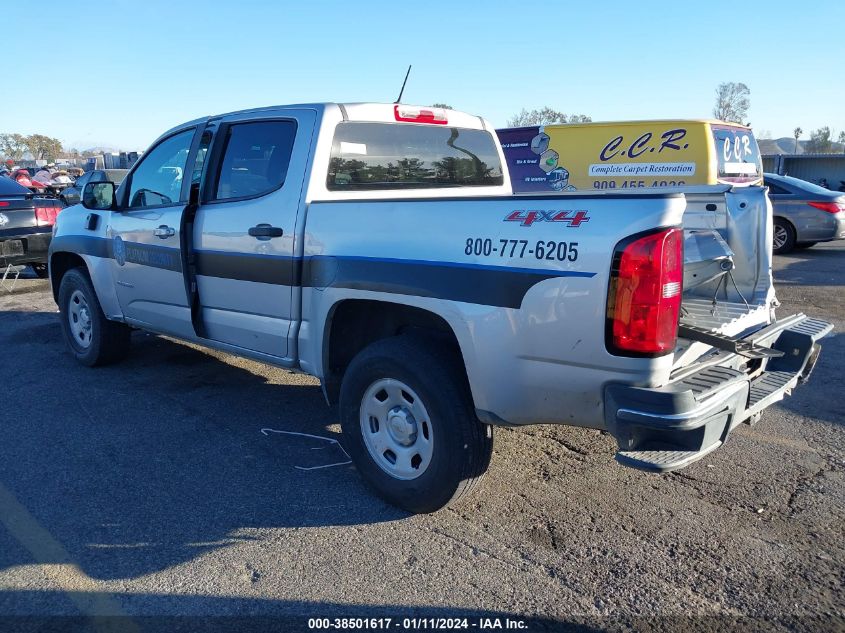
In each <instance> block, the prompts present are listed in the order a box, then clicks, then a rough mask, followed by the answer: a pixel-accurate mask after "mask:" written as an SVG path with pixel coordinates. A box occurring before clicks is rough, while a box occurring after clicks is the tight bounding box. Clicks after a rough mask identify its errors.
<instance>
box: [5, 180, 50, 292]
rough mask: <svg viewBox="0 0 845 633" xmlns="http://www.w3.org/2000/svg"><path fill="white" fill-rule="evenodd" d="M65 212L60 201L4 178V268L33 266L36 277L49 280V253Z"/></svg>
mask: <svg viewBox="0 0 845 633" xmlns="http://www.w3.org/2000/svg"><path fill="white" fill-rule="evenodd" d="M62 208H63V207H62V203H61V202H60V201H59V200H57V199H56V198H47V197H43V196H37V195H35V194H33V193H32V191H30V190H29V189H28V188H26V187H24V186H23V185H19V184H18V183H17V182H15V181H14V180H12V179H11V178H0V264H2V265H8V264H13V265H22V264H29V265H30V266H32V268H33V270H35V274H36V275H38V276H39V277H42V278H44V277H47V249H48V248H49V247H50V239H51V237H52V232H53V225H54V224H55V223H56V217H57V216H58V215H59V213H60V212H61V211H62Z"/></svg>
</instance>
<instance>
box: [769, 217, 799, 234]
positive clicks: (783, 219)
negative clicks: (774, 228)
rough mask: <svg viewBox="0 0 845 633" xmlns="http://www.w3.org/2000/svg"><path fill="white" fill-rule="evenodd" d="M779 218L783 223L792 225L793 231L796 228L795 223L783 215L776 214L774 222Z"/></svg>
mask: <svg viewBox="0 0 845 633" xmlns="http://www.w3.org/2000/svg"><path fill="white" fill-rule="evenodd" d="M778 220H780V221H781V222H782V223H783V224H788V225H789V226H791V227H792V230H793V231H794V230H795V225H794V224H793V223H792V222H790V221H789V220H787V219H786V218H785V217H783V216H782V215H776V216H774V217H773V218H772V221H773V222H777V221H778Z"/></svg>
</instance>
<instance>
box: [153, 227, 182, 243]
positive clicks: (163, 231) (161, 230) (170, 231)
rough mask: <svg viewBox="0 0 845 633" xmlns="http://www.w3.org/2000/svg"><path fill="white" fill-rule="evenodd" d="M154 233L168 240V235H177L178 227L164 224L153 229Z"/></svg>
mask: <svg viewBox="0 0 845 633" xmlns="http://www.w3.org/2000/svg"><path fill="white" fill-rule="evenodd" d="M153 235H155V236H156V237H160V238H161V239H163V240H166V239H167V238H168V237H173V236H174V235H176V229H174V228H173V227H172V226H167V225H166V224H162V225H161V226H160V227H158V228H157V229H153Z"/></svg>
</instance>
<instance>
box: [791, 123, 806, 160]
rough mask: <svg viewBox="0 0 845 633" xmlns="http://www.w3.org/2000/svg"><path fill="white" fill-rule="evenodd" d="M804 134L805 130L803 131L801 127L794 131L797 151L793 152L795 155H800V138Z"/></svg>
mask: <svg viewBox="0 0 845 633" xmlns="http://www.w3.org/2000/svg"><path fill="white" fill-rule="evenodd" d="M803 133H804V130H802V129H801V128H800V127H797V128H795V129H794V130H792V136H794V137H795V151H794V152H792V153H793V154H797V153H798V137H799V136H801V135H802V134H803Z"/></svg>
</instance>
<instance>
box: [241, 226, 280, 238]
mask: <svg viewBox="0 0 845 633" xmlns="http://www.w3.org/2000/svg"><path fill="white" fill-rule="evenodd" d="M249 234H250V235H251V236H252V237H255V238H258V239H259V240H269V239H270V238H271V237H282V235H284V234H285V232H284V231H283V230H282V229H280V228H279V227H278V226H270V225H269V224H258V225H256V226H253V227H251V228H250V229H249Z"/></svg>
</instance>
